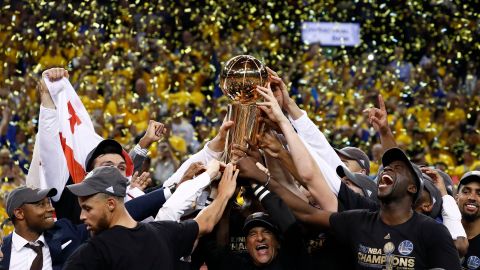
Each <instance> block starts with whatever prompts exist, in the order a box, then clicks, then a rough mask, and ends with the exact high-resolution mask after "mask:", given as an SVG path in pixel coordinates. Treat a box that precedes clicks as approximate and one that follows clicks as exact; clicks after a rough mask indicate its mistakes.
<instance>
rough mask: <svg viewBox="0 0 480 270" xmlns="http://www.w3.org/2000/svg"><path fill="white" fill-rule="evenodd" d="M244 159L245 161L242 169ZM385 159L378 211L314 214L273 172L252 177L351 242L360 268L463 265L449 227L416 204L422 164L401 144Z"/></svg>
mask: <svg viewBox="0 0 480 270" xmlns="http://www.w3.org/2000/svg"><path fill="white" fill-rule="evenodd" d="M243 162H245V161H243ZM243 162H242V161H240V163H239V166H240V169H242V168H243V166H244V165H243V164H242V163H243ZM382 163H383V166H384V170H383V171H382V172H381V173H380V175H379V180H378V199H379V200H380V210H378V211H369V210H353V211H345V212H341V213H331V212H328V211H324V210H320V209H316V214H315V215H312V214H311V212H308V213H306V212H305V207H311V206H308V205H306V204H307V203H305V202H304V201H303V200H301V199H300V198H298V197H296V196H295V195H293V194H292V193H291V192H290V191H288V190H287V189H285V188H284V187H283V186H281V184H279V183H277V182H276V181H275V180H274V179H273V178H272V179H271V180H270V181H269V182H268V183H266V179H268V178H267V177H266V175H265V174H262V171H261V170H257V171H253V170H251V171H250V172H248V177H249V178H252V179H255V180H256V181H258V182H259V183H263V184H268V188H269V189H270V190H271V191H272V192H275V193H277V194H278V195H279V196H280V197H281V198H282V199H283V200H284V201H285V203H286V204H287V205H288V206H289V207H290V208H291V209H292V210H293V212H294V214H295V215H296V216H297V218H299V219H300V220H302V221H305V222H309V223H313V224H316V225H319V226H321V227H324V228H329V229H330V230H331V232H332V233H333V234H334V235H335V237H336V239H338V241H339V242H340V243H342V244H344V245H345V246H346V247H347V248H348V250H349V255H350V258H351V259H352V264H353V265H354V266H352V267H353V268H354V269H378V268H382V267H384V269H431V268H440V269H460V263H459V258H458V253H457V251H456V249H455V246H454V245H453V241H452V238H451V236H450V234H449V233H448V231H447V230H446V228H445V227H444V226H443V225H442V224H439V223H437V222H436V221H435V220H433V219H431V218H428V217H426V216H424V215H421V214H418V213H416V212H414V211H413V209H412V204H413V203H414V201H415V200H416V199H417V198H418V196H419V194H420V190H421V189H422V188H423V187H422V186H423V183H422V178H421V177H422V176H421V175H422V173H421V171H420V170H419V168H418V167H417V166H415V165H414V164H412V163H411V162H410V161H409V159H408V158H407V156H406V155H405V153H404V152H403V151H402V150H400V149H398V148H392V149H389V150H387V151H386V152H385V154H384V155H383V157H382ZM249 167H250V168H251V166H249Z"/></svg>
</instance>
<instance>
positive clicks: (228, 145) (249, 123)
mask: <svg viewBox="0 0 480 270" xmlns="http://www.w3.org/2000/svg"><path fill="white" fill-rule="evenodd" d="M259 115H260V110H259V109H258V108H257V105H256V104H240V103H232V104H229V105H228V110H227V120H229V121H233V122H234V123H235V124H234V125H233V127H232V128H230V130H229V131H228V133H227V138H226V142H225V151H224V153H223V157H222V160H223V162H225V163H228V162H230V161H232V155H231V150H232V145H233V144H239V145H242V146H245V147H248V143H247V141H246V139H249V140H250V141H251V142H252V143H253V144H257V134H259V132H260V131H261V127H260V123H259V121H258V118H259Z"/></svg>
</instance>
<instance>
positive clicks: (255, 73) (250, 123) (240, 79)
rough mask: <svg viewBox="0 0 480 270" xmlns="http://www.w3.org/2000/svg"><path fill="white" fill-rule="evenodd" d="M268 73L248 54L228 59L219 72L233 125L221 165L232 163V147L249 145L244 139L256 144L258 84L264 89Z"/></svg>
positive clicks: (258, 128) (261, 64) (258, 125)
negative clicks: (229, 100) (228, 100)
mask: <svg viewBox="0 0 480 270" xmlns="http://www.w3.org/2000/svg"><path fill="white" fill-rule="evenodd" d="M267 83H268V72H267V69H266V68H265V65H264V64H263V63H262V62H260V61H259V60H258V59H256V58H255V57H253V56H250V55H238V56H235V57H233V58H232V59H230V60H228V61H227V63H226V64H225V66H224V67H223V69H222V71H221V73H220V88H221V89H222V91H223V93H224V94H225V95H226V96H227V97H229V98H230V99H231V100H232V102H231V103H230V104H229V105H228V110H227V120H230V121H234V126H233V127H232V128H230V130H229V131H228V134H227V141H226V144H225V152H224V156H223V161H224V162H230V161H232V155H231V149H232V147H231V146H232V144H239V145H242V146H248V143H247V141H246V139H249V140H250V141H251V142H252V143H253V144H256V141H257V139H256V135H257V134H258V133H259V132H260V130H261V128H260V124H259V121H258V118H259V114H260V110H259V109H258V108H257V105H256V104H255V103H256V102H257V101H258V99H259V98H260V97H261V96H260V94H258V93H257V91H255V88H256V86H257V85H259V86H263V87H266V85H267Z"/></svg>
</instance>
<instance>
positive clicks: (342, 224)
mask: <svg viewBox="0 0 480 270" xmlns="http://www.w3.org/2000/svg"><path fill="white" fill-rule="evenodd" d="M330 228H331V230H332V232H333V233H334V235H335V236H336V238H337V239H338V240H339V241H341V242H342V243H345V244H346V245H348V249H347V250H349V251H350V254H348V256H351V258H352V259H353V260H354V261H355V262H356V265H355V269H397V270H400V269H402V270H409V269H430V268H441V269H449V270H457V269H460V260H459V258H458V252H457V250H456V249H455V246H454V244H453V240H452V237H451V235H450V233H449V232H448V231H447V229H446V228H445V227H444V226H443V225H442V224H440V223H437V222H436V221H435V220H433V219H431V218H429V217H427V216H424V215H422V214H418V213H415V212H414V213H413V216H412V217H411V218H410V219H409V220H408V221H407V222H405V223H403V224H400V225H396V226H388V225H386V224H385V223H383V222H382V220H381V219H380V216H379V213H378V212H369V211H368V210H352V211H345V212H342V213H334V214H332V216H331V217H330Z"/></svg>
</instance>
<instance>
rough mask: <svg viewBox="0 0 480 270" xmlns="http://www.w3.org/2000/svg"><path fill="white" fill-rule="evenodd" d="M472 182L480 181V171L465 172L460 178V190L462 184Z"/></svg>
mask: <svg viewBox="0 0 480 270" xmlns="http://www.w3.org/2000/svg"><path fill="white" fill-rule="evenodd" d="M471 182H479V183H480V171H469V172H467V173H465V174H464V175H463V176H462V178H460V182H459V183H458V190H460V187H461V186H462V185H466V184H468V183H471Z"/></svg>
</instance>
